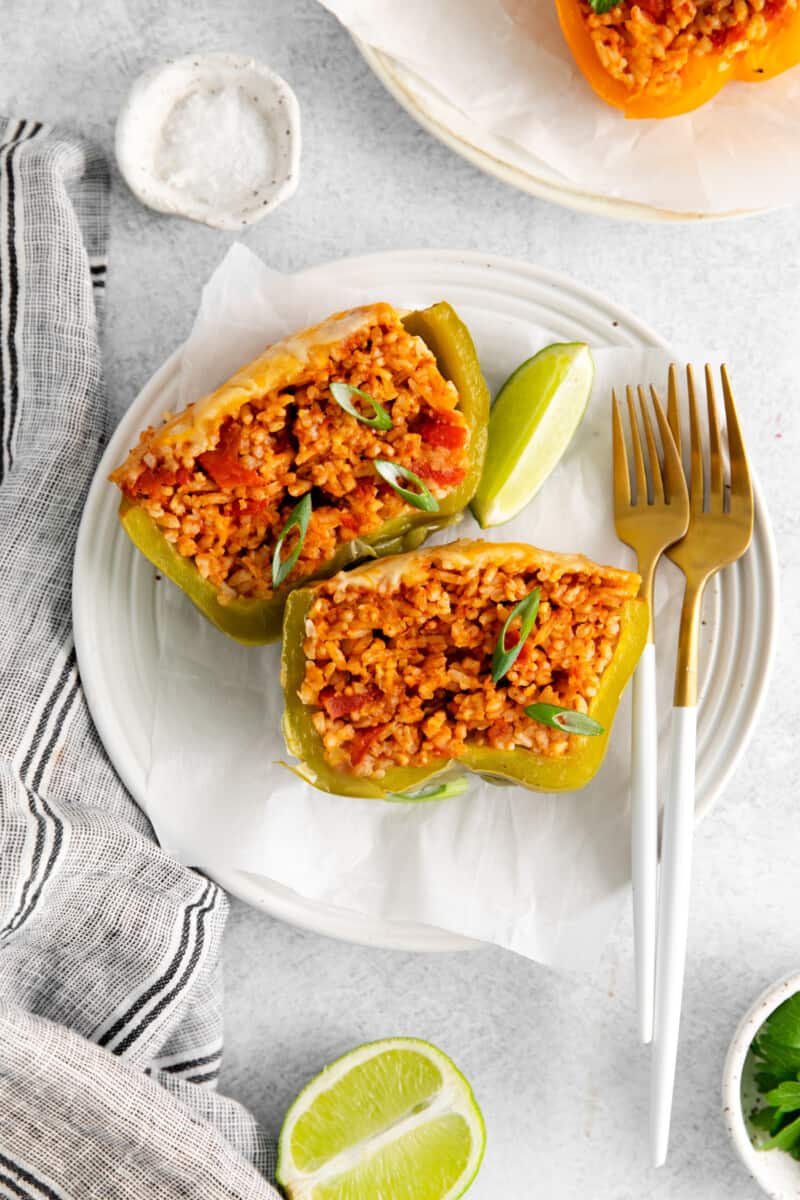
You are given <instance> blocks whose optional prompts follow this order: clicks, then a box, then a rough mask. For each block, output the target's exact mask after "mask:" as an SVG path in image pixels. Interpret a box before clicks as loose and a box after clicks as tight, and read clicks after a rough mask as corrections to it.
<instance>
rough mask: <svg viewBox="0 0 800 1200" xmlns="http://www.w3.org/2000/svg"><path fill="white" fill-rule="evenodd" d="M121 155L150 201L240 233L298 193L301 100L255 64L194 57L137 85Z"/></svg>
mask: <svg viewBox="0 0 800 1200" xmlns="http://www.w3.org/2000/svg"><path fill="white" fill-rule="evenodd" d="M116 155H117V163H118V165H119V169H120V171H121V172H122V175H123V178H124V179H125V181H126V183H127V184H128V186H129V187H130V189H131V191H132V192H133V193H134V194H135V195H136V196H137V197H138V198H139V199H140V200H141V201H142V203H143V204H146V205H148V206H149V207H150V208H154V209H156V210H157V211H159V212H165V213H173V214H175V215H177V216H182V217H188V218H189V219H190V220H193V221H201V222H203V223H204V224H205V225H211V226H213V227H214V228H216V229H226V230H232V231H238V230H241V229H242V228H243V227H245V226H247V225H252V224H254V223H255V222H256V221H260V220H261V218H262V217H265V216H266V215H267V213H269V212H272V210H273V209H274V208H276V207H277V206H278V205H279V204H281V203H282V202H283V201H284V200H286V199H288V197H289V196H291V195H292V193H293V192H294V190H295V188H296V187H297V183H298V177H299V164H300V110H299V106H298V103H297V97H296V96H295V94H294V92H293V91H292V89H291V88H290V87H289V85H288V83H286V81H285V80H283V79H281V78H280V76H279V75H276V74H275V73H274V71H271V70H270V69H269V68H268V67H265V66H263V65H262V64H261V63H258V62H256V61H255V59H252V58H247V57H245V56H243V55H238V54H204V55H198V54H190V55H187V56H186V57H185V58H179V59H176V60H174V61H170V62H166V63H163V64H161V65H160V66H157V67H154V68H152V70H150V71H146V72H145V74H144V75H141V76H140V77H139V78H138V79H137V80H136V82H135V83H134V85H133V87H132V88H131V90H130V92H129V93H128V96H127V99H126V100H125V103H124V104H123V106H122V109H121V110H120V114H119V117H118V118H117V130H116Z"/></svg>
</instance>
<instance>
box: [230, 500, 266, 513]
mask: <svg viewBox="0 0 800 1200" xmlns="http://www.w3.org/2000/svg"><path fill="white" fill-rule="evenodd" d="M237 503H238V505H239V515H240V516H243V517H244V516H248V517H257V516H258V515H259V513H263V512H265V511H266V509H267V502H266V500H238V501H237Z"/></svg>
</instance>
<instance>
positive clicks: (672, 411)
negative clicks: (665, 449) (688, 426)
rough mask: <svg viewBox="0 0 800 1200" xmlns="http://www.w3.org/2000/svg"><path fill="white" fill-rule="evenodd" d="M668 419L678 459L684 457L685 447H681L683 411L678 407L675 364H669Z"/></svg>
mask: <svg viewBox="0 0 800 1200" xmlns="http://www.w3.org/2000/svg"><path fill="white" fill-rule="evenodd" d="M667 419H668V420H669V427H670V429H671V430H672V437H673V439H674V441H675V449H676V450H677V451H678V458H682V457H683V447H682V446H681V410H680V407H679V405H678V373H677V370H676V368H675V363H670V364H669V381H668V385H667Z"/></svg>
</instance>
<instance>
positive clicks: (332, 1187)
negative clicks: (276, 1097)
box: [277, 1038, 486, 1200]
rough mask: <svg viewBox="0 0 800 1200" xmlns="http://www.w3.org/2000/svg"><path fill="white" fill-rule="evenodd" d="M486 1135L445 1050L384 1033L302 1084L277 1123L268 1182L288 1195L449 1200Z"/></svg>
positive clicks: (474, 1163)
mask: <svg viewBox="0 0 800 1200" xmlns="http://www.w3.org/2000/svg"><path fill="white" fill-rule="evenodd" d="M485 1140H486V1133H485V1129H484V1125H483V1118H482V1116H481V1113H480V1109H479V1108H478V1106H477V1104H476V1103H475V1097H474V1096H473V1094H472V1089H471V1088H470V1086H469V1084H468V1083H467V1081H466V1079H465V1078H464V1076H463V1075H462V1074H461V1072H460V1071H459V1070H458V1069H457V1068H456V1067H455V1065H454V1064H453V1063H452V1062H451V1061H450V1059H449V1058H448V1057H447V1055H446V1054H443V1053H442V1051H441V1050H437V1049H436V1047H435V1046H431V1045H430V1043H428V1042H422V1041H418V1040H417V1039H416V1038H387V1039H386V1040H385V1041H382V1042H370V1043H368V1044H367V1045H366V1046H359V1048H358V1049H357V1050H351V1052H350V1053H349V1054H345V1055H344V1057H343V1058H340V1059H337V1061H336V1062H334V1063H331V1065H330V1066H329V1067H326V1068H325V1070H324V1071H322V1073H321V1074H319V1075H317V1077H316V1079H312V1081H311V1083H309V1084H308V1085H307V1086H306V1087H305V1088H304V1089H303V1091H302V1092H301V1093H300V1095H299V1096H298V1097H297V1099H296V1100H295V1102H294V1104H293V1105H292V1107H291V1108H290V1109H289V1111H288V1113H287V1114H286V1120H285V1121H284V1123H283V1129H282V1130H281V1136H280V1141H279V1143H278V1170H277V1178H278V1183H279V1184H280V1185H281V1187H282V1188H283V1189H284V1191H285V1192H286V1194H287V1196H288V1197H289V1200H373V1198H375V1197H378V1196H380V1198H381V1200H456V1197H457V1196H461V1195H463V1193H464V1192H465V1191H466V1190H467V1188H468V1187H469V1185H470V1184H471V1183H472V1181H473V1179H474V1178H475V1176H476V1174H477V1172H478V1167H479V1166H480V1164H481V1159H482V1157H483V1148H484V1143H485Z"/></svg>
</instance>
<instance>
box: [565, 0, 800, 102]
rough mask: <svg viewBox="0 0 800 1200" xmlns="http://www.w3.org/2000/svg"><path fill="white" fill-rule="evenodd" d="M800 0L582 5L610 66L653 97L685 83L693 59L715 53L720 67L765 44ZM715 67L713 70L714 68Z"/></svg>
mask: <svg viewBox="0 0 800 1200" xmlns="http://www.w3.org/2000/svg"><path fill="white" fill-rule="evenodd" d="M797 2H798V0H638V2H633V0H622V3H621V4H616V5H615V6H614V7H613V8H611V9H610V10H609V11H608V12H602V13H597V12H595V11H594V9H593V7H592V6H591V5H590V4H589V3H588V2H587V0H582V2H581V8H582V11H583V15H584V19H585V21H586V23H587V26H588V28H589V33H590V35H591V38H592V41H593V42H594V46H595V50H596V51H597V54H598V56H599V58H600V61H601V62H602V64H603V66H604V67H605V69H606V70H607V71H608V72H609V74H610V75H612V76H613V78H615V79H617V80H619V81H620V82H621V83H623V84H625V85H626V86H627V87H628V88H630V90H631V94H632V95H638V94H640V93H641V92H642V91H643V90H644V89H645V88H647V90H648V93H649V94H650V95H658V94H663V93H666V92H669V91H671V90H672V89H674V88H675V87H677V86H679V84H680V76H681V71H682V70H683V69H684V68H685V67H686V65H687V63H688V62H689V60H690V58H694V57H695V56H700V57H702V56H704V55H709V54H714V55H715V56H716V59H717V61H718V65H719V67H720V68H722V67H724V66H726V65H727V64H728V63H729V62H730V61H731V59H733V58H735V57H736V55H738V54H742V53H743V52H745V51H746V50H748V49H749V48H750V47H751V46H752V45H756V44H758V43H761V42H763V41H764V40H765V39H766V37H767V36H768V33H769V22H771V21H773V20H774V19H775V18H776V17H779V16H780V15H781V14H782V13H784V12H788V11H793V10H794V9H796V7H797ZM709 69H711V68H709Z"/></svg>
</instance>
